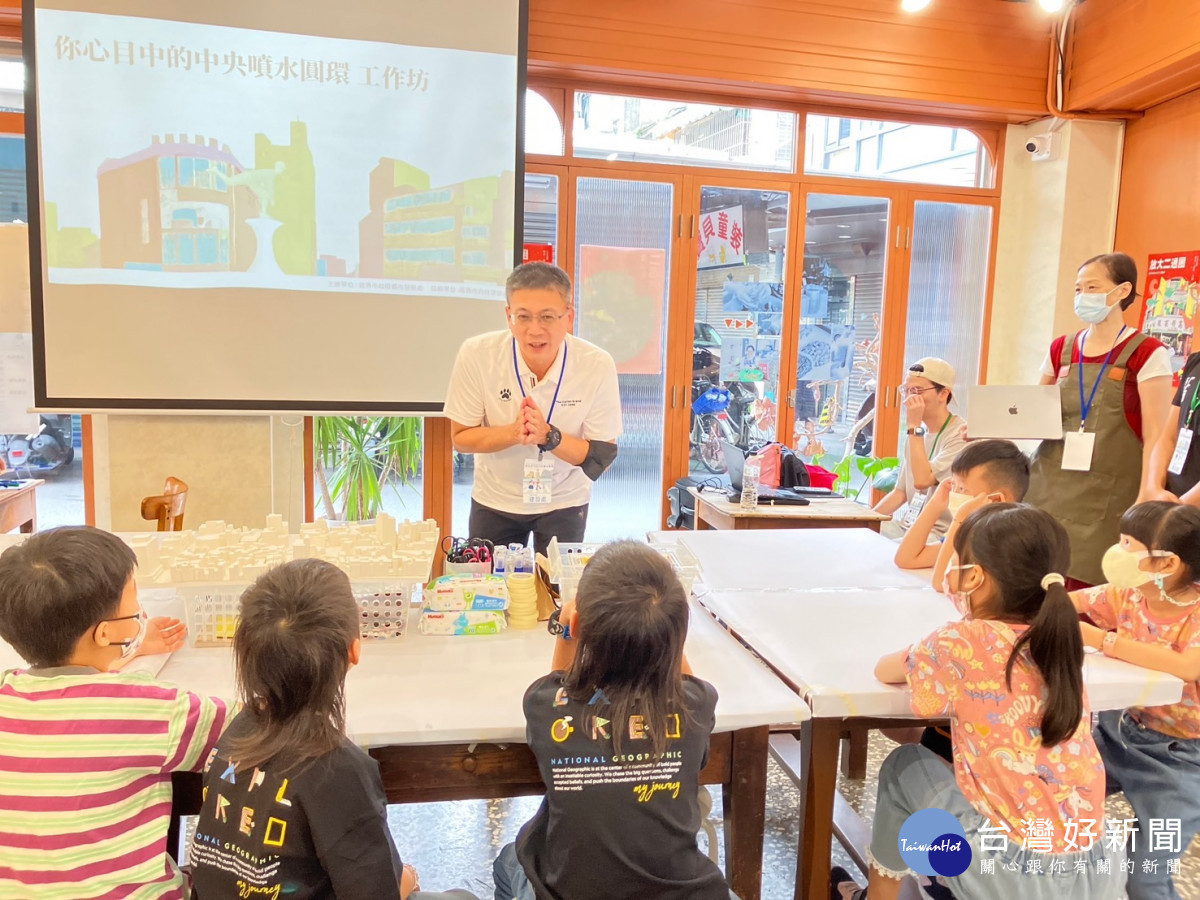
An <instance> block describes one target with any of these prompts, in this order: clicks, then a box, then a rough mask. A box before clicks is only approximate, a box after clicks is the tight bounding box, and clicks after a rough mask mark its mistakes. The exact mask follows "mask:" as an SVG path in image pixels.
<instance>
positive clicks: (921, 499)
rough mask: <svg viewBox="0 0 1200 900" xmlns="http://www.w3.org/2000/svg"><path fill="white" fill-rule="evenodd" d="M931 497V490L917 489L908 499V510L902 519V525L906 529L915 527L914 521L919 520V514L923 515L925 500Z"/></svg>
mask: <svg viewBox="0 0 1200 900" xmlns="http://www.w3.org/2000/svg"><path fill="white" fill-rule="evenodd" d="M928 499H929V490H928V489H927V490H924V491H917V492H916V493H915V494H913V498H912V499H911V500H909V501H908V511H907V512H905V513H904V518H903V519H901V520H900V527H901V528H903V529H904V530H905V531H907V530H908V529H910V528H912V527H913V523H914V522H916V521H917V516H919V515H921V510H923V509H924V508H925V501H926V500H928Z"/></svg>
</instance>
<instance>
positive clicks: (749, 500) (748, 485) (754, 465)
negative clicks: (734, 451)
mask: <svg viewBox="0 0 1200 900" xmlns="http://www.w3.org/2000/svg"><path fill="white" fill-rule="evenodd" d="M758 472H759V468H758V462H751V461H750V460H746V467H745V468H744V469H743V470H742V504H741V506H742V509H754V508H755V507H756V506H758Z"/></svg>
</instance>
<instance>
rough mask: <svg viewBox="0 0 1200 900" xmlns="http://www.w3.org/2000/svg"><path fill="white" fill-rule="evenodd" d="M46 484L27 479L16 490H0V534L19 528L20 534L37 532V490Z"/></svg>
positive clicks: (34, 479) (37, 480) (39, 480)
mask: <svg viewBox="0 0 1200 900" xmlns="http://www.w3.org/2000/svg"><path fill="white" fill-rule="evenodd" d="M45 483H46V482H45V481H43V480H42V479H40V478H28V479H23V480H22V481H21V486H20V487H16V488H0V534H7V533H8V532H10V531H12V530H13V529H14V528H19V529H20V530H21V533H22V534H32V533H33V532H35V531H37V489H38V488H39V487H41V486H42V485H43V484H45Z"/></svg>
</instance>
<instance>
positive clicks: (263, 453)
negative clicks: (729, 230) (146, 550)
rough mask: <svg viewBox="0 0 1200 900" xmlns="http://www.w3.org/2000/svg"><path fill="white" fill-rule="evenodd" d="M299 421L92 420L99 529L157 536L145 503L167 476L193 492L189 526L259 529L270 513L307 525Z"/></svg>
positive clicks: (189, 417)
mask: <svg viewBox="0 0 1200 900" xmlns="http://www.w3.org/2000/svg"><path fill="white" fill-rule="evenodd" d="M302 438H303V420H302V418H301V417H300V416H298V415H294V416H275V417H271V416H207V415H206V416H200V415H109V416H99V415H98V416H93V417H92V443H93V459H94V467H95V468H94V472H95V488H96V524H97V525H98V526H99V527H101V528H109V529H112V530H113V531H153V530H154V529H155V527H156V523H154V522H147V521H145V520H144V519H142V518H141V513H140V510H141V501H142V498H143V497H146V496H149V495H151V494H157V493H160V492H161V491H162V487H163V481H164V480H165V479H166V477H167V476H168V475H173V476H175V477H176V478H179V479H182V480H183V481H185V482H187V485H188V500H187V508H186V510H185V513H184V524H185V526H186V527H187V528H195V527H197V526H199V525H200V524H201V523H203V522H205V521H208V520H210V519H223V520H225V521H226V522H229V523H230V524H232V525H237V526H246V527H250V528H260V527H262V525H263V524H264V522H265V520H266V517H267V515H268V514H270V513H272V512H277V513H280V514H282V515H283V517H284V519H285V520H287V521H288V522H289V524H290V525H291V527H292V529H293V530H296V529H298V528H299V526H300V523H301V522H302V521H303V519H304V499H303V479H304V450H303V440H302Z"/></svg>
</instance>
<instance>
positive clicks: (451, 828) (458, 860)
mask: <svg viewBox="0 0 1200 900" xmlns="http://www.w3.org/2000/svg"><path fill="white" fill-rule="evenodd" d="M894 746H895V745H894V744H893V743H892V742H891V741H889V740H887V739H886V738H884V737H882V736H881V735H877V734H876V735H872V738H871V744H870V750H869V755H868V760H869V762H868V773H867V778H866V779H865V780H864V781H861V782H854V781H848V780H847V779H845V778H843V779H841V789H842V791H843V793H844V794H845V795H846V797H847V799H848V800H849V802H850V804H851V805H852V806H853V807H854V808H855V809H856V810H858V812H859V813H860V814H863V815H867V816H869V815H871V813H872V812H873V811H874V809H875V789H876V783H877V782H876V779H877V777H878V772H879V766H880V764H881V763H882V762H883V759H884V757H886V756H887V754H888V753H889V752H890V751H891V749H892V748H893V747H894ZM768 777H769V781H768V785H767V831H766V842H765V847H764V852H763V900H790V898H791V897H792V893H793V891H794V890H795V879H796V841H797V839H798V836H799V827H800V818H799V812H798V810H799V800H800V792H799V790H798V789H797V788H796V786H795V785H794V784H793V783H792V782H791V780H790V779H789V778H788V777H787V776H786V775H785V774H784V772H783V770H782V769H780V768H779V767H778V766H776V765H775V764H774V762H772V763H771V768H770V772H769V776H768ZM713 794H714V808H715V809H716V810H718V811H719V810H720V808H721V802H720V789H719V788H718V789H714V791H713ZM539 802H540V801H539V799H538V798H536V797H523V798H519V799H515V800H492V801H470V802H460V803H426V804H419V805H413V806H392V807H389V808H388V819H389V821H390V823H391V826H392V834H393V835H395V839H396V846H397V847H399V848H400V854H401V856H402V857H404V859H405V860H406V861H407V862H411V863H412V864H413V865H415V866H417V868H418V870H419V871H420V873H421V884H422V886H423V887H425V888H429V889H435V890H444V889H447V888H452V887H460V888H467V889H468V890H471V891H473V892H474V893H475V894H477V895H478V896H479V897H480V898H483V900H491V898H492V896H493V893H492V874H491V864H492V860H493V859H494V858H495V855H496V853H497V852H498V851H499V850H500V848H501V847H503V846H504V844H506V843H508V842H509V841H511V840H513V838H515V837H516V834H517V831H518V830H519V829H520V827H521V826H522V825H523V824H524V823H525V822H526V821H527V820H528V819H529V818H530V817H531V816H532V815H533V813H534V811H535V810H536V809H537V806H538V803H539ZM1123 805H1124V801H1123V798H1120V797H1117V798H1113V799H1112V800H1110V801H1109V815H1111V816H1116V817H1119V818H1128V817H1130V816H1132V813H1131V812H1130V811H1129V810H1128V807H1127V806H1125V807H1124V808H1123V809H1122V806H1123ZM717 833H718V835H719V834H720V828H719V823H718V828H717ZM702 841H703V839H702ZM834 863H835V864H836V865H841V866H844V867H845V868H847V869H849V870H850V871H851V872H853V871H854V867H853V864H852V863H851V862H850V860H849V858H848V857H847V856H846V854H845V853H844V852H843V851H842V849H841V847H840V846H837V845H836V844H835V846H834ZM1176 883H1177V885H1178V886H1179V891H1180V894H1181V895H1182V896H1183V897H1184V898H1185V900H1192V898H1195V900H1200V841H1198V842H1196V843H1194V844H1193V845H1192V848H1191V850H1190V852H1189V853H1188V855H1187V856H1186V857H1185V858H1184V861H1183V876H1182V878H1179V879H1176ZM1014 900H1016V898H1014Z"/></svg>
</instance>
